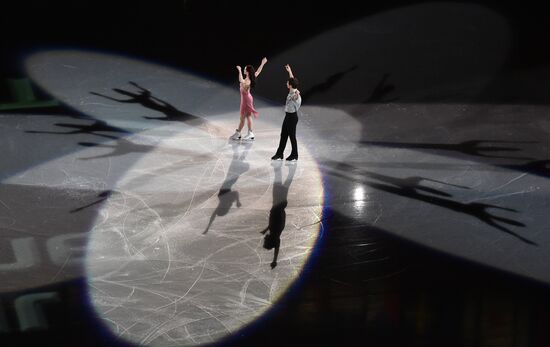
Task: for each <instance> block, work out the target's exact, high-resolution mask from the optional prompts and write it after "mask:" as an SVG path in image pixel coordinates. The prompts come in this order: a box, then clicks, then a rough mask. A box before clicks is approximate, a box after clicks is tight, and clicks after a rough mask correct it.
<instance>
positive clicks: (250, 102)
mask: <svg viewBox="0 0 550 347" xmlns="http://www.w3.org/2000/svg"><path fill="white" fill-rule="evenodd" d="M266 63H267V58H263V59H262V62H261V64H260V67H258V70H256V71H255V70H254V67H253V66H252V65H246V66H245V67H244V78H243V72H242V71H241V67H240V66H238V65H237V70H238V71H239V84H240V92H241V119H240V122H239V127H238V128H237V129H236V131H235V133H234V134H233V135H232V136H231V139H233V140H240V139H241V130H242V129H243V127H244V121H245V119H246V123H247V126H248V134H247V135H246V136H244V137H242V139H243V140H254V133H253V132H252V116H253V115H254V117H258V112H257V111H256V110H255V109H254V99H253V98H252V94H250V90H251V89H252V88H254V86H255V85H256V78H257V77H258V76H259V75H260V73H261V72H262V69H263V68H264V65H265V64H266Z"/></svg>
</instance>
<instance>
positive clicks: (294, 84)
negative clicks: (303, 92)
mask: <svg viewBox="0 0 550 347" xmlns="http://www.w3.org/2000/svg"><path fill="white" fill-rule="evenodd" d="M288 84H290V86H291V87H292V88H294V89H296V88H298V85H299V84H300V83H299V82H298V79H297V78H296V77H290V78H289V79H288Z"/></svg>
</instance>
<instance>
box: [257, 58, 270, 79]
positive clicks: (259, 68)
mask: <svg viewBox="0 0 550 347" xmlns="http://www.w3.org/2000/svg"><path fill="white" fill-rule="evenodd" d="M266 63H267V58H265V57H264V58H263V59H262V62H261V63H260V67H258V69H257V70H256V72H255V73H254V75H255V76H256V77H258V76H260V73H261V72H262V69H263V68H264V65H265V64H266Z"/></svg>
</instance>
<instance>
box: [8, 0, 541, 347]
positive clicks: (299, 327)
mask: <svg viewBox="0 0 550 347" xmlns="http://www.w3.org/2000/svg"><path fill="white" fill-rule="evenodd" d="M417 3H421V2H419V1H383V2H382V1H380V2H376V1H359V2H357V1H350V0H340V1H338V2H320V1H288V0H283V1H267V2H264V1H261V2H259V1H227V0H221V1H210V0H196V1H193V0H190V1H182V0H178V1H141V0H139V1H94V0H80V1H78V0H75V1H53V2H52V1H18V2H11V1H8V2H3V3H2V4H1V5H0V33H1V39H0V40H1V41H0V42H1V46H0V51H1V61H0V75H1V77H2V78H14V77H23V76H24V71H23V69H22V67H21V66H20V63H21V61H22V57H24V56H25V55H26V54H29V53H32V52H33V51H35V50H40V49H47V48H58V47H73V48H74V47H76V48H79V47H80V48H86V49H97V50H98V51H110V52H115V53H121V54H125V55H129V56H136V57H140V58H144V59H149V60H153V61H156V62H158V63H162V64H168V65H172V66H176V67H181V68H185V69H189V70H193V71H196V72H198V73H201V74H205V75H208V76H211V77H213V78H215V79H217V80H219V81H222V82H226V83H232V82H233V80H234V78H235V71H234V65H236V64H244V63H243V62H259V60H260V59H261V57H262V56H267V57H270V56H274V55H276V54H277V53H279V52H283V51H285V50H286V49H288V48H289V47H292V46H293V45H295V44H297V43H299V42H302V41H304V40H306V39H308V38H311V37H314V36H315V35H317V34H319V33H322V32H324V31H326V30H328V29H330V28H334V27H337V26H339V25H343V24H345V23H349V22H350V21H353V20H354V19H359V18H362V17H365V16H368V15H371V14H375V13H378V12H381V11H384V10H388V9H393V8H398V7H400V6H405V5H411V4H417ZM470 3H477V4H484V5H485V6H487V7H490V8H493V9H494V10H495V11H497V12H499V13H500V14H502V15H503V16H504V17H505V18H507V19H508V21H509V24H510V26H511V30H512V34H513V37H512V39H513V42H512V50H511V53H510V55H509V57H507V60H506V64H505V66H504V67H503V70H502V71H501V73H502V74H506V73H508V72H510V71H521V70H530V69H536V68H541V67H546V66H548V65H549V63H550V43H549V42H550V41H549V37H550V35H549V34H550V21H549V20H548V19H550V18H548V17H549V16H548V15H547V11H545V6H544V4H538V3H536V2H534V1H531V2H525V1H522V2H520V1H516V2H501V1H472V2H470ZM389 73H391V71H389ZM497 80H498V76H497ZM549 86H550V84H549V83H548V81H546V80H545V78H544V76H537V75H533V76H531V77H530V78H528V79H525V80H523V81H522V84H521V85H512V86H510V85H507V86H503V87H502V88H499V86H494V88H493V89H492V90H491V91H490V92H488V93H485V94H484V95H483V98H476V99H475V100H468V99H466V100H465V99H463V97H457V98H456V99H455V100H451V101H455V102H491V103H497V104H498V103H510V102H517V103H525V104H547V103H548V102H549V101H550V97H549V93H550V88H548V87H549ZM307 89H308V85H307V81H304V82H303V85H302V90H305V91H307ZM3 92H4V93H5V87H4V86H2V89H0V95H1V96H5V95H3V94H2V93H3ZM258 93H259V94H261V89H259V90H258ZM267 97H270V95H267ZM423 100H425V99H423ZM433 101H434V102H437V99H435V100H433ZM446 101H449V100H446ZM332 193H333V195H337V194H338V192H332ZM327 215H328V216H329V217H327V220H326V221H325V223H326V226H327V228H328V229H327V233H326V236H325V240H324V242H323V244H322V245H321V247H320V249H319V250H318V256H317V259H316V261H315V262H314V264H313V265H312V266H311V268H310V269H309V271H308V273H307V276H306V277H305V279H304V281H303V283H302V284H301V285H300V286H299V287H297V288H295V289H294V291H293V292H292V293H291V294H290V295H289V296H288V297H287V298H286V299H285V300H284V301H283V302H281V303H280V305H279V307H277V308H276V309H275V310H274V311H273V312H272V313H271V314H270V315H269V316H268V317H267V318H264V319H262V320H261V321H260V322H258V323H256V324H254V325H253V326H252V327H250V328H248V329H245V330H244V331H243V332H242V333H241V334H240V335H239V336H237V337H235V338H233V339H230V340H229V341H227V344H228V345H231V346H233V345H234V346H243V345H247V346H258V345H268V346H285V345H315V346H337V345H350V346H353V345H365V346H366V345H371V346H549V345H550V334H549V333H548V331H547V330H548V324H549V323H550V314H549V313H548V312H550V311H549V310H548V309H549V308H550V305H549V299H548V298H549V294H550V291H549V289H548V287H547V286H546V285H543V284H540V283H535V282H531V281H529V280H525V279H522V278H518V277H516V276H512V275H509V274H505V273H501V272H498V271H495V270H493V269H489V268H485V267H482V266H478V265H475V264H471V263H467V262H464V261H462V260H460V259H455V258H452V257H448V256H445V255H443V254H439V253H436V252H433V251H430V250H427V249H424V248H422V247H420V246H417V245H412V244H409V243H407V242H404V241H402V240H396V239H393V238H392V237H389V236H388V235H386V234H385V233H383V232H381V231H379V230H376V229H375V228H372V227H368V226H365V225H362V224H360V223H358V222H356V221H355V220H353V219H352V218H349V217H344V216H341V215H338V214H337V213H333V212H331V211H330V208H329V209H328V210H327ZM365 243H372V244H374V245H376V250H375V251H372V250H369V251H368V252H363V251H364V249H362V248H361V249H359V248H357V247H356V246H357V245H360V244H365ZM380 259H383V261H380ZM0 285H1V284H0ZM83 288H85V283H84V280H76V281H74V282H70V283H65V284H62V285H59V286H56V287H55V288H41V289H40V290H50V289H52V290H56V291H58V292H59V293H60V296H61V297H62V300H63V305H57V306H55V305H52V306H51V307H50V308H49V309H48V311H47V315H48V320H49V322H51V326H50V329H49V330H47V331H35V332H25V333H23V332H17V331H16V330H13V331H10V332H7V333H0V343H1V342H2V341H5V342H6V344H3V343H2V345H5V346H16V345H33V346H38V345H46V344H48V345H54V346H56V345H57V346H69V345H70V346H73V345H86V346H96V345H115V344H117V342H115V340H114V339H113V338H112V337H111V336H110V335H109V333H107V332H106V331H103V330H102V329H101V328H100V327H99V325H98V323H97V321H96V320H95V318H94V317H93V314H91V313H90V308H89V307H88V306H87V299H86V293H85V290H84V289H83ZM21 294H22V293H8V294H3V295H2V297H0V300H1V303H2V304H3V305H4V307H5V311H6V312H7V314H6V316H7V317H8V318H7V320H8V322H9V323H11V325H16V323H15V321H14V318H13V317H12V315H10V313H12V308H11V306H10V305H12V304H13V300H14V299H15V298H16V297H17V296H19V295H21ZM120 344H122V343H121V342H120Z"/></svg>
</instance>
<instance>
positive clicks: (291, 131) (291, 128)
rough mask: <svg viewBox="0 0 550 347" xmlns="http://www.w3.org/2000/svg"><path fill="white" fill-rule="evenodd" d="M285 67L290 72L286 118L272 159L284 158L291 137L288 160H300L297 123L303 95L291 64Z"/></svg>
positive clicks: (287, 83)
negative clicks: (287, 142) (290, 149)
mask: <svg viewBox="0 0 550 347" xmlns="http://www.w3.org/2000/svg"><path fill="white" fill-rule="evenodd" d="M285 69H286V71H287V72H288V80H287V81H286V87H287V88H288V95H287V97H286V104H285V113H286V115H285V120H284V121H283V126H282V128H281V140H280V141H279V148H278V149H277V153H275V155H274V156H273V157H271V160H282V159H283V154H284V151H285V147H286V141H287V139H288V138H289V137H290V143H291V145H292V152H291V153H290V156H288V158H286V160H288V161H297V160H298V143H297V142H296V125H297V124H298V110H299V109H300V106H301V105H302V97H301V96H300V91H299V90H298V89H297V88H298V79H297V78H296V77H294V75H293V74H292V69H291V68H290V65H288V64H287V65H285Z"/></svg>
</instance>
